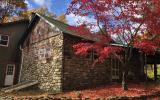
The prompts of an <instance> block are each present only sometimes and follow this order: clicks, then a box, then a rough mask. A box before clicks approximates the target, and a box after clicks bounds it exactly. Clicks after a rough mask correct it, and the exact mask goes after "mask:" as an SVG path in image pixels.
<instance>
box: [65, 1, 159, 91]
mask: <svg viewBox="0 0 160 100" xmlns="http://www.w3.org/2000/svg"><path fill="white" fill-rule="evenodd" d="M159 5H160V0H72V2H71V4H70V6H69V8H68V12H67V14H75V15H77V16H82V17H84V16H85V17H88V18H93V19H94V20H96V23H88V22H87V23H86V22H83V24H82V25H80V26H78V27H75V26H74V27H71V29H74V30H77V32H78V33H79V34H81V35H85V36H87V35H89V36H92V37H93V39H95V40H96V41H97V42H95V43H92V44H91V43H87V42H81V43H78V44H76V45H74V46H73V48H74V49H75V50H76V52H75V53H76V54H77V55H86V54H87V52H88V51H89V50H91V49H94V50H95V51H96V53H97V55H98V56H99V58H98V59H97V60H95V62H103V61H105V59H106V58H109V57H110V56H114V57H115V58H117V59H118V60H119V61H120V62H121V64H122V71H123V75H122V86H123V89H124V90H127V87H126V77H127V72H128V71H129V70H130V67H129V66H128V65H129V64H130V61H131V58H132V54H133V48H137V49H138V50H139V52H141V53H142V54H145V55H154V54H155V52H156V50H157V49H158V48H159V47H160V38H159V35H160V6H159ZM84 26H88V28H89V29H90V30H92V29H94V28H95V27H98V28H99V30H100V33H99V34H95V33H94V32H93V31H88V30H85V29H86V28H84ZM102 26H103V29H102ZM117 40H118V44H120V45H122V46H123V47H125V49H124V48H122V47H121V46H112V45H111V43H112V42H113V41H115V42H117ZM120 52H124V55H125V56H122V53H120Z"/></svg>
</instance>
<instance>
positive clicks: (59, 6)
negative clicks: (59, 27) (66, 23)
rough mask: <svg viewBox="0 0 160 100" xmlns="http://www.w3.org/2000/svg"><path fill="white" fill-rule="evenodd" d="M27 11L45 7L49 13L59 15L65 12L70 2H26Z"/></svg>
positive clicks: (36, 0)
mask: <svg viewBox="0 0 160 100" xmlns="http://www.w3.org/2000/svg"><path fill="white" fill-rule="evenodd" d="M25 2H26V3H27V4H28V8H29V9H33V8H39V7H46V8H48V10H49V11H50V12H54V13H55V14H56V15H61V14H63V13H65V12H66V10H67V7H68V5H69V4H70V2H71V0H26V1H25Z"/></svg>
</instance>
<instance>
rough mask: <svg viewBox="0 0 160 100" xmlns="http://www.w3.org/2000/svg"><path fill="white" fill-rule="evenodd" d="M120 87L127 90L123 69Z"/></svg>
mask: <svg viewBox="0 0 160 100" xmlns="http://www.w3.org/2000/svg"><path fill="white" fill-rule="evenodd" d="M122 89H123V90H128V85H127V83H126V72H125V71H123V76H122Z"/></svg>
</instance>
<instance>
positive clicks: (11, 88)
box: [0, 80, 38, 93]
mask: <svg viewBox="0 0 160 100" xmlns="http://www.w3.org/2000/svg"><path fill="white" fill-rule="evenodd" d="M36 84H38V81H37V80H36V81H27V82H23V83H18V84H16V85H12V86H9V87H5V88H2V89H1V90H0V91H1V92H4V93H10V92H13V91H17V90H20V89H24V88H27V87H30V86H33V85H36Z"/></svg>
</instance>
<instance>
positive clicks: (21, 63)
mask: <svg viewBox="0 0 160 100" xmlns="http://www.w3.org/2000/svg"><path fill="white" fill-rule="evenodd" d="M19 49H20V51H21V60H20V73H19V79H18V83H20V82H21V72H22V66H23V49H22V46H20V48H19Z"/></svg>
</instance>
